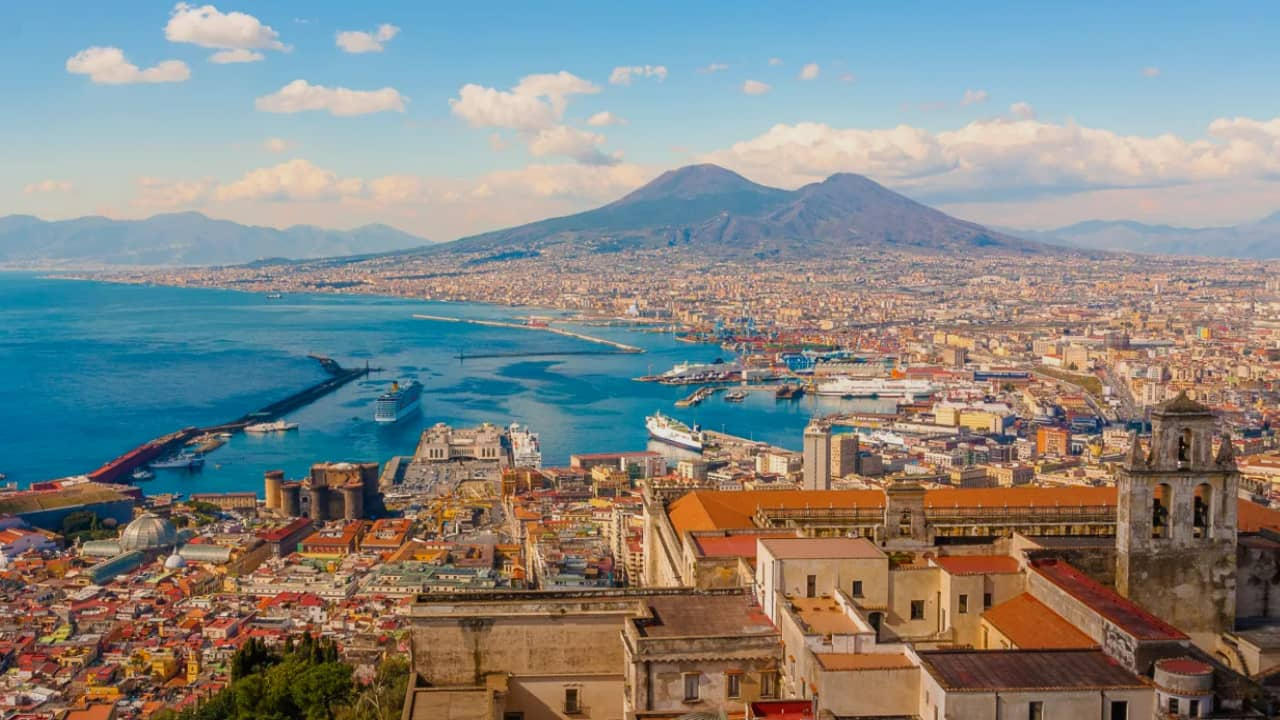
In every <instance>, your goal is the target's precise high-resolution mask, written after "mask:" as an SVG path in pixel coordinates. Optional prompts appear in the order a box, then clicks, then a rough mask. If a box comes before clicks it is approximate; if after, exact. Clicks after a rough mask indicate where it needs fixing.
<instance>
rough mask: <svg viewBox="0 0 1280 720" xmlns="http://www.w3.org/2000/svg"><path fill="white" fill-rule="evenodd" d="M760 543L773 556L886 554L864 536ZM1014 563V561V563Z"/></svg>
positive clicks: (873, 556)
mask: <svg viewBox="0 0 1280 720" xmlns="http://www.w3.org/2000/svg"><path fill="white" fill-rule="evenodd" d="M760 544H761V545H763V546H764V547H765V549H767V550H768V551H769V554H770V555H773V556H774V557H775V558H787V559H801V560H803V559H827V558H842V559H843V558H856V559H865V560H880V559H884V558H885V557H886V555H885V554H884V551H883V550H881V549H880V548H878V547H876V546H875V543H872V542H871V541H870V540H868V539H866V538H861V537H858V538H840V537H836V538H816V537H815V538H809V537H805V538H798V537H783V538H765V539H762V540H761V541H760ZM1015 565H1016V563H1015Z"/></svg>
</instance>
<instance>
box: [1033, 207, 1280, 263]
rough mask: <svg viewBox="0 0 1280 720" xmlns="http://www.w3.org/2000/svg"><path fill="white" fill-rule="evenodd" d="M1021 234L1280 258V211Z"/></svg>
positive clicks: (1079, 244)
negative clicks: (1198, 222) (1191, 223)
mask: <svg viewBox="0 0 1280 720" xmlns="http://www.w3.org/2000/svg"><path fill="white" fill-rule="evenodd" d="M1008 232H1011V233H1015V234H1017V235H1019V236H1021V237H1025V238H1029V239H1032V240H1037V241H1039V242H1044V243H1050V244H1053V245H1065V246H1068V247H1075V248H1083V249H1088V250H1119V251H1125V252H1138V253H1153V254H1162V255H1199V256H1203V257H1231V258H1250V259H1263V258H1277V257H1280V212H1277V213H1274V214H1272V215H1269V216H1267V217H1265V218H1263V219H1261V220H1259V221H1257V222H1252V223H1244V224H1241V225H1234V226H1229V227H1208V228H1184V227H1172V226H1169V225H1146V224H1144V223H1140V222H1134V221H1132V220H1114V221H1109V220H1087V221H1085V222H1080V223H1076V224H1074V225H1068V226H1067V227H1062V228H1058V229H1056V230H1040V231H1036V230H1009V231H1008Z"/></svg>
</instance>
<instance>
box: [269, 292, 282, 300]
mask: <svg viewBox="0 0 1280 720" xmlns="http://www.w3.org/2000/svg"><path fill="white" fill-rule="evenodd" d="M282 297H284V295H283V294H281V293H278V292H269V293H267V299H268V300H279V299H280V298H282Z"/></svg>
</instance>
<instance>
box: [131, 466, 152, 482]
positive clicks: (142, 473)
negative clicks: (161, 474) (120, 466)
mask: <svg viewBox="0 0 1280 720" xmlns="http://www.w3.org/2000/svg"><path fill="white" fill-rule="evenodd" d="M129 478H130V479H131V480H133V481H134V482H146V481H148V480H155V479H156V474H155V473H154V472H151V470H149V469H147V468H146V467H145V466H144V467H140V468H138V469H137V470H134V471H133V472H132V473H130V475H129Z"/></svg>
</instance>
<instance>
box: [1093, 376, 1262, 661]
mask: <svg viewBox="0 0 1280 720" xmlns="http://www.w3.org/2000/svg"><path fill="white" fill-rule="evenodd" d="M1216 427H1217V421H1216V419H1215V418H1214V416H1213V413H1212V412H1210V410H1209V408H1207V407H1205V406H1204V405H1201V404H1200V403H1197V402H1195V401H1194V400H1191V399H1190V398H1188V397H1187V395H1186V393H1185V392H1184V393H1181V394H1179V395H1178V397H1176V398H1174V399H1172V400H1169V401H1167V402H1165V403H1162V404H1161V405H1159V406H1158V407H1156V409H1155V410H1154V411H1153V412H1152V416H1151V447H1150V450H1149V451H1148V452H1146V453H1144V452H1143V451H1142V448H1141V445H1139V443H1138V438H1137V436H1136V435H1135V436H1134V438H1133V445H1132V447H1131V448H1130V450H1129V457H1128V458H1127V459H1126V461H1125V463H1124V464H1123V466H1122V467H1121V469H1120V471H1119V474H1118V475H1117V478H1116V493H1117V498H1116V502H1117V505H1118V507H1117V512H1116V589H1117V590H1118V591H1119V592H1120V594H1121V595H1124V596H1125V597H1127V598H1129V599H1131V600H1133V601H1134V602H1136V603H1138V604H1139V605H1142V606H1143V607H1145V608H1147V609H1148V610H1150V611H1151V612H1152V613H1153V614H1155V615H1156V616H1157V617H1159V618H1161V619H1163V620H1166V621H1168V622H1169V623H1171V624H1172V625H1174V626H1175V627H1177V628H1178V629H1180V630H1183V631H1184V632H1186V633H1187V634H1189V635H1192V636H1193V638H1194V637H1196V636H1197V635H1199V637H1201V638H1204V637H1205V636H1206V635H1213V634H1217V633H1220V632H1222V631H1225V630H1231V629H1233V627H1234V625H1235V610H1236V491H1237V488H1238V486H1239V484H1240V475H1239V473H1238V472H1237V471H1236V463H1235V457H1234V454H1233V451H1232V446H1231V439H1230V438H1228V437H1226V436H1223V437H1222V441H1221V444H1220V447H1219V449H1218V452H1217V453H1216V454H1215V453H1214V451H1213V441H1214V436H1215V434H1216Z"/></svg>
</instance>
